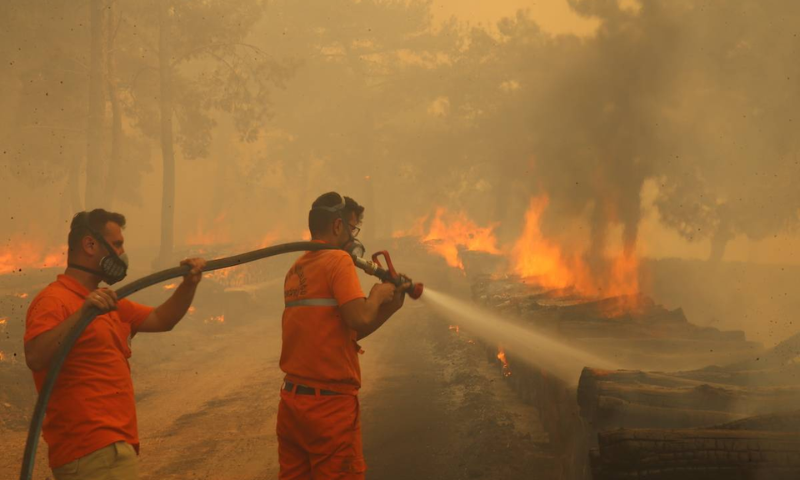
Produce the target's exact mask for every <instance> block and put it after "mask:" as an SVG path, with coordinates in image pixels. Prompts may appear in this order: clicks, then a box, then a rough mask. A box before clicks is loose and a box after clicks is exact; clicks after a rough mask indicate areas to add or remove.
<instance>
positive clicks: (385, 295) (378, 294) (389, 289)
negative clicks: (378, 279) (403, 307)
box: [369, 283, 397, 305]
mask: <svg viewBox="0 0 800 480" xmlns="http://www.w3.org/2000/svg"><path fill="white" fill-rule="evenodd" d="M396 289H397V287H395V286H394V284H393V283H376V284H375V285H373V287H372V290H370V291H369V297H370V298H375V299H376V300H377V302H378V305H383V304H385V303H389V302H391V301H392V298H394V295H395V290H396Z"/></svg>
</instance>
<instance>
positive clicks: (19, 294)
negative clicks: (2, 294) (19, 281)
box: [14, 292, 28, 298]
mask: <svg viewBox="0 0 800 480" xmlns="http://www.w3.org/2000/svg"><path fill="white" fill-rule="evenodd" d="M14 296H15V297H17V298H28V294H27V293H25V292H22V293H15V294H14Z"/></svg>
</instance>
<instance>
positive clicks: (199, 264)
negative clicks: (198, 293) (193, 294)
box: [181, 258, 206, 287]
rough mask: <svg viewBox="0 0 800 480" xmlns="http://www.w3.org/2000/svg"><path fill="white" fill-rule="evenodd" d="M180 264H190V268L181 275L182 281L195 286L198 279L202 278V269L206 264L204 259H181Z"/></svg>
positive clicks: (198, 281)
mask: <svg viewBox="0 0 800 480" xmlns="http://www.w3.org/2000/svg"><path fill="white" fill-rule="evenodd" d="M181 265H190V266H191V267H192V269H191V270H190V271H189V273H187V274H186V275H184V276H183V283H185V284H187V285H189V286H191V287H196V286H197V284H198V283H200V280H202V279H203V269H204V268H205V266H206V261H205V260H203V259H202V258H187V259H186V260H183V261H181Z"/></svg>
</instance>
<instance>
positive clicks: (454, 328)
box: [447, 325, 458, 333]
mask: <svg viewBox="0 0 800 480" xmlns="http://www.w3.org/2000/svg"><path fill="white" fill-rule="evenodd" d="M447 329H448V330H455V331H456V333H458V325H448V326H447Z"/></svg>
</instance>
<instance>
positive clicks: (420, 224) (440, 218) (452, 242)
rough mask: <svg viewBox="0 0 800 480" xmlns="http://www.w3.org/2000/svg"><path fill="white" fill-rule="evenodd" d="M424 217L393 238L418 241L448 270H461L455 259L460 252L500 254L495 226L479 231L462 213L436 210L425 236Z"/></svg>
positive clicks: (459, 262)
mask: <svg viewBox="0 0 800 480" xmlns="http://www.w3.org/2000/svg"><path fill="white" fill-rule="evenodd" d="M427 220H428V217H423V218H421V219H419V220H417V221H416V222H415V223H414V226H413V227H412V228H411V229H410V230H408V231H406V232H402V231H401V232H395V233H394V234H393V235H392V236H393V237H395V238H399V237H404V236H415V237H420V239H421V241H422V243H424V244H425V246H426V247H427V248H428V250H430V251H432V252H434V253H437V254H439V255H441V256H442V257H444V258H445V260H446V261H447V264H448V265H450V266H451V267H457V268H460V269H462V270H463V269H464V264H463V263H462V261H461V258H460V256H459V250H460V249H466V250H470V251H476V252H487V253H493V254H499V253H501V252H500V250H499V249H498V248H497V238H495V236H494V229H495V228H497V225H498V224H497V223H494V224H491V225H489V226H488V227H479V226H478V225H476V224H475V222H473V221H472V220H470V219H469V218H468V217H467V215H466V214H465V213H463V212H459V213H455V214H454V213H450V212H448V211H447V209H445V208H438V209H436V215H435V216H434V218H433V219H432V220H431V221H430V225H429V226H428V229H427V233H426V232H425V224H426V223H427Z"/></svg>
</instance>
